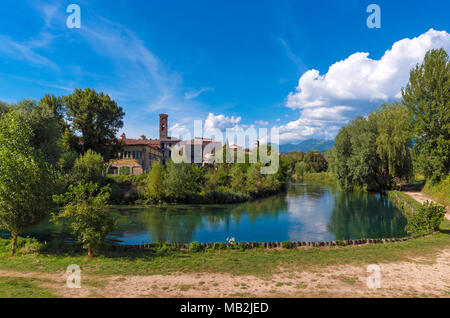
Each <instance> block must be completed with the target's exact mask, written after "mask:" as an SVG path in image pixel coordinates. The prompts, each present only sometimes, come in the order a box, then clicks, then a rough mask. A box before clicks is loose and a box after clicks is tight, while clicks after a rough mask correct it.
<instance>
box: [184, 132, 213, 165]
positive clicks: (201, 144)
mask: <svg viewBox="0 0 450 318" xmlns="http://www.w3.org/2000/svg"><path fill="white" fill-rule="evenodd" d="M184 143H185V144H186V146H187V148H188V150H187V151H188V152H189V154H188V156H190V158H191V162H192V163H196V164H199V165H212V164H214V161H215V155H216V149H219V148H222V143H221V142H220V141H216V140H213V139H209V138H199V137H196V138H194V139H191V140H188V141H186V142H184Z"/></svg>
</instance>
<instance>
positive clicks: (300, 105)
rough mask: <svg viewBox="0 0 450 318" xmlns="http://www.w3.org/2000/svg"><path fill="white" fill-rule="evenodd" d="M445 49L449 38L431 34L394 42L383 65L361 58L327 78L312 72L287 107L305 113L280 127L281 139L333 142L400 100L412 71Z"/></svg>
mask: <svg viewBox="0 0 450 318" xmlns="http://www.w3.org/2000/svg"><path fill="white" fill-rule="evenodd" d="M441 47H443V48H444V49H445V50H446V51H447V52H450V34H449V33H447V32H446V31H436V30H433V29H430V30H429V31H428V32H426V33H424V34H422V35H420V36H418V37H415V38H412V39H408V38H406V39H402V40H400V41H397V42H395V43H394V44H393V45H392V48H391V49H390V50H387V51H386V52H385V53H384V55H383V57H381V59H379V60H374V59H371V58H369V53H364V52H357V53H354V54H352V55H350V56H349V57H348V58H347V59H345V60H342V61H339V62H336V63H334V64H333V65H331V66H330V67H329V69H328V72H327V73H326V74H324V75H321V74H320V73H319V71H317V70H314V69H313V70H309V71H307V72H305V73H304V74H303V76H301V77H300V79H299V82H298V86H297V88H296V91H295V92H292V93H290V94H289V95H288V97H287V102H286V106H287V107H289V108H291V109H294V110H296V109H299V110H300V111H301V115H300V118H299V119H298V120H296V121H292V122H290V123H288V124H286V125H282V126H280V127H279V128H280V133H281V136H280V139H281V140H282V141H283V140H284V141H295V140H299V139H300V140H301V139H305V138H312V137H314V138H334V136H335V135H336V133H337V132H338V131H339V127H340V126H342V125H344V124H345V123H346V122H347V121H348V120H350V119H352V118H354V117H356V116H357V115H365V114H367V113H368V112H369V111H371V110H373V109H374V108H375V107H377V106H378V105H380V104H381V103H382V102H390V101H394V100H397V99H399V98H401V89H402V87H404V86H405V85H406V84H407V82H408V79H409V72H410V70H411V69H412V68H413V67H414V66H415V65H416V64H417V63H421V62H422V61H423V58H424V56H425V53H426V52H427V51H428V50H430V49H434V48H441Z"/></svg>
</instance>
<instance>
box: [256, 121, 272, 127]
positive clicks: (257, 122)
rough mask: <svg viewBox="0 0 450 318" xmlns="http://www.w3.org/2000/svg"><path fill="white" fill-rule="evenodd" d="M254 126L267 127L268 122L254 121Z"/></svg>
mask: <svg viewBox="0 0 450 318" xmlns="http://www.w3.org/2000/svg"><path fill="white" fill-rule="evenodd" d="M255 124H257V125H261V126H267V125H268V124H269V122H268V121H264V120H256V121H255Z"/></svg>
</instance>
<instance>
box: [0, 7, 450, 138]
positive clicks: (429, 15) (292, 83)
mask: <svg viewBox="0 0 450 318" xmlns="http://www.w3.org/2000/svg"><path fill="white" fill-rule="evenodd" d="M71 3H75V4H78V5H79V6H80V8H81V23H82V26H81V28H80V29H69V28H68V27H67V26H66V19H67V17H68V16H69V14H68V13H66V7H67V6H68V5H69V4H71ZM371 3H376V4H378V5H379V6H380V8H381V28H380V29H369V28H368V27H367V25H366V19H367V17H368V16H369V15H370V13H367V12H366V8H367V6H368V5H369V4H371ZM0 12H1V13H2V17H1V19H0V100H4V101H7V102H16V101H18V100H20V99H22V98H32V99H40V98H41V97H42V96H43V95H44V94H46V93H51V94H54V95H57V96H61V95H67V94H69V93H70V92H71V91H73V89H74V88H86V87H91V88H94V89H96V90H98V91H104V92H105V93H108V94H110V95H111V96H112V97H113V98H114V99H115V100H116V101H117V102H118V104H119V105H121V106H122V107H123V108H124V110H125V112H126V118H125V127H124V129H123V130H124V131H125V132H126V133H127V135H128V136H130V137H138V136H139V135H140V134H142V133H144V134H146V135H147V136H148V137H157V131H158V130H157V122H158V114H159V113H161V112H165V113H168V114H169V125H170V126H171V127H172V129H174V128H175V130H173V131H176V128H179V127H191V126H192V124H193V120H194V119H202V120H205V121H206V122H205V125H209V126H210V127H217V128H226V127H234V126H236V125H237V126H239V127H243V128H246V127H249V126H252V125H255V127H272V126H276V127H279V129H280V132H281V136H280V137H281V142H282V143H283V142H298V141H300V140H302V139H308V138H323V139H330V138H333V137H334V135H335V134H336V133H337V131H338V129H339V127H341V126H342V125H343V124H345V123H346V122H347V121H348V120H349V119H352V118H354V117H355V116H356V115H365V114H367V112H369V111H371V110H373V109H374V108H376V107H377V105H379V104H380V103H381V102H384V101H392V100H395V99H397V98H398V97H399V95H398V93H399V90H400V88H401V87H402V86H404V85H405V84H406V81H407V75H408V72H409V69H410V68H411V67H412V66H413V65H415V63H417V62H419V61H420V60H421V59H422V58H423V55H424V53H425V52H426V50H427V49H430V48H434V47H444V48H446V49H447V50H449V49H450V36H449V34H448V33H447V32H448V30H449V28H450V19H449V18H448V17H449V16H448V12H450V2H448V1H437V0H429V1H411V0H408V1H406V0H405V1H402V0H396V1H379V0H372V1H362V0H344V1H331V0H329V1H325V0H314V1H312V0H309V1H301V0H296V1H287V0H286V1H261V0H239V1H238V0H227V1H213V0H208V1H206V0H205V1H202V0H196V1H172V0H168V1H138V0H135V1H125V0H116V1H86V0H71V1H36V0H33V1H18V0H2V1H1V3H0ZM431 29H432V30H431ZM387 50H390V51H388V52H387Z"/></svg>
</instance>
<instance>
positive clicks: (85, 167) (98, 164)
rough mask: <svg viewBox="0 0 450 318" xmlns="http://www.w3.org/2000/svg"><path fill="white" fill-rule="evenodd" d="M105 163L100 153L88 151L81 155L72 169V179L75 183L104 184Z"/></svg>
mask: <svg viewBox="0 0 450 318" xmlns="http://www.w3.org/2000/svg"><path fill="white" fill-rule="evenodd" d="M105 172H106V169H105V162H104V160H103V157H102V156H101V155H99V154H98V153H96V152H94V151H92V150H88V151H87V152H86V153H85V154H84V155H81V156H80V157H79V158H78V159H77V160H76V161H75V165H74V166H73V169H72V178H73V181H74V183H78V182H81V183H89V182H92V183H97V184H100V185H101V184H103V182H104V181H105Z"/></svg>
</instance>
